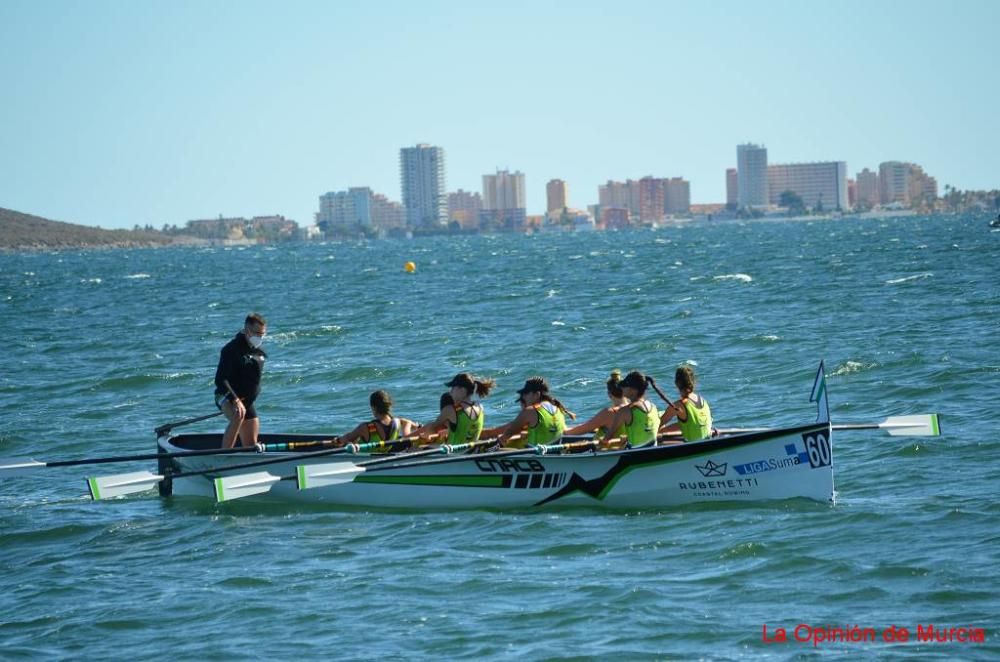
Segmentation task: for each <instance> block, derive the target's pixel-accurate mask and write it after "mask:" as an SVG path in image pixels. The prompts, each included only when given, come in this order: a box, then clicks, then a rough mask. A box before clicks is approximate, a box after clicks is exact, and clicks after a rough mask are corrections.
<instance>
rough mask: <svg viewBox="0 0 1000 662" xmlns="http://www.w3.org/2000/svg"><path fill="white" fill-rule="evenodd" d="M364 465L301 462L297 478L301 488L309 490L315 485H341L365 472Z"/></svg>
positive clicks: (297, 469)
mask: <svg viewBox="0 0 1000 662" xmlns="http://www.w3.org/2000/svg"><path fill="white" fill-rule="evenodd" d="M364 470H365V468H364V467H358V466H355V465H353V464H352V465H348V466H346V467H345V466H344V464H343V463H342V462H341V463H337V464H332V463H330V464H300V465H299V466H298V467H296V472H295V473H296V478H297V479H298V484H299V489H300V490H309V489H312V488H314V487H328V486H330V485H340V484H342V483H349V482H351V481H352V480H354V477H355V476H357V475H358V474H360V473H363V472H364Z"/></svg>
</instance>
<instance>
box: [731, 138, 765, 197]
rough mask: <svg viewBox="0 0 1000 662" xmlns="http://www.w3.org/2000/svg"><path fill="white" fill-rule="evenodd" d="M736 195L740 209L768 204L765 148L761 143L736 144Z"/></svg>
mask: <svg viewBox="0 0 1000 662" xmlns="http://www.w3.org/2000/svg"><path fill="white" fill-rule="evenodd" d="M736 196H737V198H736V203H737V206H739V207H740V208H741V209H742V208H744V207H765V206H767V205H768V203H769V197H768V189H767V148H766V147H764V146H763V145H754V144H752V143H746V144H744V145H737V146H736Z"/></svg>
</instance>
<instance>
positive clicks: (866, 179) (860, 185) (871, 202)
mask: <svg viewBox="0 0 1000 662" xmlns="http://www.w3.org/2000/svg"><path fill="white" fill-rule="evenodd" d="M854 181H855V182H857V205H858V206H861V207H865V208H868V209H870V208H872V207H874V206H875V205H877V204H878V203H879V192H878V174H877V173H874V172H872V171H871V170H869V169H868V168H865V169H864V170H862V171H861V172H859V173H858V174H857V175H856V176H855V178H854Z"/></svg>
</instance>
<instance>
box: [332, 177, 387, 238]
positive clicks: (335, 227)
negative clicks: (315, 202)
mask: <svg viewBox="0 0 1000 662" xmlns="http://www.w3.org/2000/svg"><path fill="white" fill-rule="evenodd" d="M405 218H406V215H405V213H404V211H403V207H402V205H400V204H399V203H398V202H394V201H392V200H389V199H388V198H386V197H385V196H384V195H381V194H379V193H375V192H373V191H372V190H371V189H370V188H368V187H367V186H357V187H353V188H349V189H347V190H346V191H334V192H330V193H324V194H323V195H321V196H319V213H318V214H316V224H317V225H319V227H320V228H321V229H322V230H323V231H324V232H334V233H335V232H344V231H346V232H354V231H357V230H359V229H381V230H390V229H396V228H401V227H403V225H404V224H405Z"/></svg>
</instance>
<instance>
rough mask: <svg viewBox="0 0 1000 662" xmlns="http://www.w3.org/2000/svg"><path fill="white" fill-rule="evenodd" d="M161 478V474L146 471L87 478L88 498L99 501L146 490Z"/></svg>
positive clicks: (155, 484) (154, 485)
mask: <svg viewBox="0 0 1000 662" xmlns="http://www.w3.org/2000/svg"><path fill="white" fill-rule="evenodd" d="M161 480H163V476H159V475H157V474H154V473H150V472H148V471H135V472H132V473H127V474H116V475H114V476H95V477H93V478H88V479H87V487H88V488H89V489H90V498H91V499H93V500H94V501H101V500H102V499H113V498H115V497H120V496H125V495H127V494H136V493H138V492H146V491H148V490H151V489H153V488H154V487H156V486H157V484H159V482H160V481H161Z"/></svg>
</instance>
